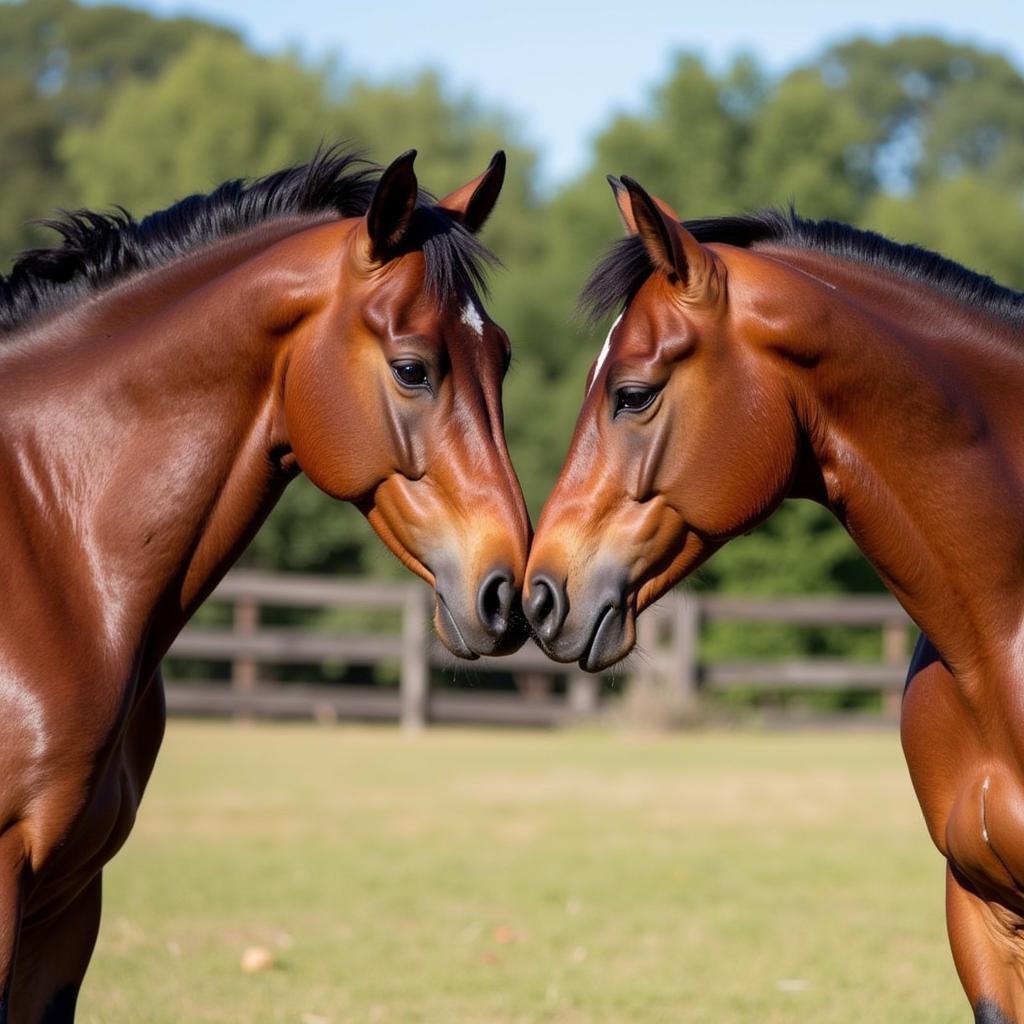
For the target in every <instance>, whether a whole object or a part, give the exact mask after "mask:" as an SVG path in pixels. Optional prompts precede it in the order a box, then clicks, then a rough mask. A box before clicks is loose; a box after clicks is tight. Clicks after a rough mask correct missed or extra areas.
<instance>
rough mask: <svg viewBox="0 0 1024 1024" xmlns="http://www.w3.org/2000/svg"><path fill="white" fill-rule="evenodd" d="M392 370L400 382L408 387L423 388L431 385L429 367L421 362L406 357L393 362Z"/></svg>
mask: <svg viewBox="0 0 1024 1024" xmlns="http://www.w3.org/2000/svg"><path fill="white" fill-rule="evenodd" d="M391 371H392V373H394V375H395V379H396V380H397V381H398V383H399V384H402V385H404V386H405V387H407V388H423V387H428V386H429V380H428V378H427V368H426V367H425V366H424V365H423V364H422V363H420V362H416V361H415V360H412V359H404V360H402V361H400V362H397V363H392V364H391Z"/></svg>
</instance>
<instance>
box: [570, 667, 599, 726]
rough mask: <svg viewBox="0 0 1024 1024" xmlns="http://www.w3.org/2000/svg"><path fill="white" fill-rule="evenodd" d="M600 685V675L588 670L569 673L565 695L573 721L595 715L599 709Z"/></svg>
mask: <svg viewBox="0 0 1024 1024" xmlns="http://www.w3.org/2000/svg"><path fill="white" fill-rule="evenodd" d="M600 685H601V680H600V677H599V676H594V675H590V674H588V673H586V672H571V673H570V674H569V680H568V683H567V686H566V695H565V696H566V705H567V707H568V710H569V718H570V720H571V721H573V722H579V721H581V720H583V719H586V718H591V717H592V716H593V715H594V713H595V712H596V711H597V704H598V688H599V687H600Z"/></svg>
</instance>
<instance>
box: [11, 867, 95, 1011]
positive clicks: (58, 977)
mask: <svg viewBox="0 0 1024 1024" xmlns="http://www.w3.org/2000/svg"><path fill="white" fill-rule="evenodd" d="M101 895H102V875H101V874H97V875H96V877H95V878H93V879H92V881H91V882H89V883H88V885H86V887H85V888H84V889H83V890H82V891H81V892H80V893H79V894H78V895H77V896H76V897H75V898H74V900H72V902H71V903H69V904H68V905H67V906H66V907H64V908H63V909H62V910H60V911H59V912H58V913H57V914H56V916H54V917H48V918H46V919H45V920H42V921H39V922H38V923H37V924H33V923H26V925H25V927H24V928H23V929H22V935H21V942H20V944H19V948H18V960H17V967H16V970H15V976H14V988H13V991H12V994H11V1021H10V1024H71V1022H72V1021H74V1019H75V1005H76V1003H77V1002H78V990H79V988H80V987H81V985H82V979H83V978H84V977H85V970H86V968H87V967H88V966H89V960H90V958H91V957H92V951H93V947H94V946H95V945H96V936H97V934H98V932H99V927H100V904H101Z"/></svg>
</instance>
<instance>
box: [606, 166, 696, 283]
mask: <svg viewBox="0 0 1024 1024" xmlns="http://www.w3.org/2000/svg"><path fill="white" fill-rule="evenodd" d="M622 186H623V188H624V189H625V190H626V192H627V194H628V196H629V210H630V213H631V214H632V218H633V223H634V224H635V225H636V234H638V235H639V236H640V237H641V239H643V243H644V248H645V249H646V250H647V255H648V256H650V258H651V261H652V262H653V263H654V265H655V267H657V268H658V269H659V270H661V271H662V272H664V273H665V274H667V275H668V276H669V277H677V278H679V280H680V281H682V282H683V283H684V284H686V285H693V284H695V283H696V282H697V281H700V280H702V279H704V278H705V277H706V271H707V270H708V269H709V268H710V262H711V260H710V257H709V256H708V253H707V252H706V251H705V249H704V247H703V246H702V245H701V244H700V242H698V241H697V239H696V238H694V237H693V235H691V234H690V232H689V231H687V230H686V228H684V227H683V225H682V223H681V221H680V220H679V218H678V217H677V216H676V214H675V211H674V210H672V208H671V207H670V206H668V205H667V204H663V203H661V202H660V201H658V200H655V199H654V198H653V197H652V196H650V195H649V194H648V193H647V192H646V191H644V189H643V188H642V187H641V186H640V184H639V183H638V182H636V181H634V180H633V179H632V178H629V177H626V176H625V175H623V177H622ZM620 208H621V207H620ZM666 211H668V212H666Z"/></svg>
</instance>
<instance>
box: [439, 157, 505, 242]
mask: <svg viewBox="0 0 1024 1024" xmlns="http://www.w3.org/2000/svg"><path fill="white" fill-rule="evenodd" d="M504 183H505V151H504V150H502V149H499V150H498V152H497V153H495V154H494V156H493V157H491V162H490V164H488V166H487V170H486V171H484V172H483V173H482V174H478V175H477V176H476V177H475V178H474V179H473V180H472V181H471V182H469V183H468V184H466V185H463V186H462V188H457V189H456V190H455V191H454V192H452V193H450V194H449V195H446V196H445V197H444V199H442V200H441V201H440V202H439V203H438V204H437V205H438V206H439V207H440V208H441V209H442V210H444V211H445V212H446V213H449V214H451V215H452V216H453V217H454V218H455V219H456V220H457V221H460V222H461V223H462V224H463V225H464V226H465V228H466V230H467V231H472V232H473V234H474V235H475V234H476V233H477V232H478V231H479V230H480V229H481V228H482V227H483V226H484V222H485V221H486V220H487V218H488V217H489V216H490V215H491V210H493V209H494V204H495V203H496V202H497V201H498V196H499V195H500V194H501V186H502V185H503V184H504Z"/></svg>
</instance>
